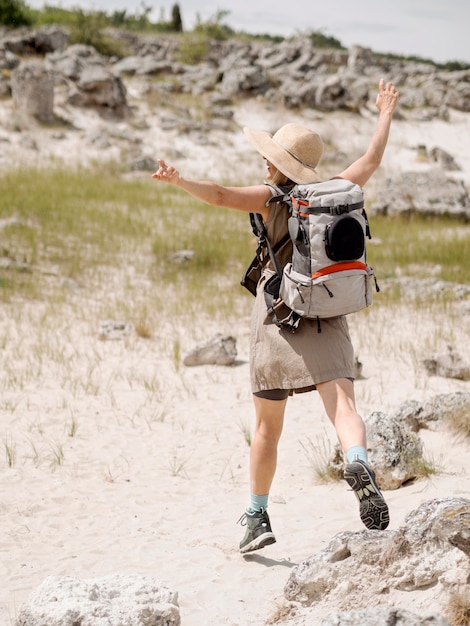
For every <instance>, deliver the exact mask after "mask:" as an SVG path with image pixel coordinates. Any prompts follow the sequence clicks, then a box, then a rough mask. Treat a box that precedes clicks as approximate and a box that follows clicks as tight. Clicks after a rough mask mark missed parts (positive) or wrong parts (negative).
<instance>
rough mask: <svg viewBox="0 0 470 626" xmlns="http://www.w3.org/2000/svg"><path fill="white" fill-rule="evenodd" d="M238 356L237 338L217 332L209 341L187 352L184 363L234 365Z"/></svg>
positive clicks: (188, 364) (190, 364)
mask: <svg viewBox="0 0 470 626" xmlns="http://www.w3.org/2000/svg"><path fill="white" fill-rule="evenodd" d="M236 358H237V340H236V339H235V338H234V337H231V336H227V335H222V334H221V333H217V334H216V335H215V336H214V337H212V339H209V341H207V342H205V343H202V344H200V345H198V346H196V347H195V348H194V349H193V350H191V352H189V354H187V355H186V356H185V357H184V359H183V363H184V364H185V365H187V366H192V365H233V364H234V363H235V361H236Z"/></svg>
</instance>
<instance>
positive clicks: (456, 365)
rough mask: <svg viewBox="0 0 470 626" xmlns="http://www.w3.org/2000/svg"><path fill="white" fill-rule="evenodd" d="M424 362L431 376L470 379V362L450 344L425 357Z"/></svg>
mask: <svg viewBox="0 0 470 626" xmlns="http://www.w3.org/2000/svg"><path fill="white" fill-rule="evenodd" d="M423 364H424V367H425V368H426V370H427V372H428V374H429V375H430V376H442V377H443V378H456V379H458V380H470V363H468V362H467V361H464V359H463V357H462V356H461V355H460V354H459V353H458V352H457V351H456V350H455V349H454V348H453V347H452V346H449V345H448V346H447V347H446V349H445V350H443V351H442V352H437V353H435V354H434V355H433V356H432V357H431V358H430V359H425V360H424V361H423Z"/></svg>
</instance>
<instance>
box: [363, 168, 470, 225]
mask: <svg viewBox="0 0 470 626" xmlns="http://www.w3.org/2000/svg"><path fill="white" fill-rule="evenodd" d="M370 211H371V213H373V214H376V215H377V214H380V215H390V216H393V215H397V214H408V215H409V214H411V213H421V214H423V215H451V216H452V217H458V218H463V219H465V220H470V196H469V195H468V192H467V190H466V188H465V185H464V184H463V182H462V181H457V180H453V179H450V178H447V177H446V175H445V173H444V172H443V171H442V170H441V169H433V170H430V171H428V172H402V173H400V174H398V175H396V176H393V177H391V178H389V179H388V180H387V181H386V182H385V184H384V185H383V186H382V187H380V188H379V189H378V191H377V198H376V200H375V202H373V203H372V206H371V209H370Z"/></svg>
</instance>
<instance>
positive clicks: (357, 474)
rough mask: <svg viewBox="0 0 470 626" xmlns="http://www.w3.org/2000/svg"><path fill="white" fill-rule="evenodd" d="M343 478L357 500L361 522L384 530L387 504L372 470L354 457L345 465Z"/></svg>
mask: <svg viewBox="0 0 470 626" xmlns="http://www.w3.org/2000/svg"><path fill="white" fill-rule="evenodd" d="M344 478H345V480H346V482H347V483H348V485H349V486H350V487H351V489H352V490H353V491H354V493H355V494H356V498H357V499H358V501H359V514H360V516H361V520H362V523H363V524H364V525H365V526H366V527H367V528H368V529H369V530H385V529H386V528H387V526H388V523H389V521H390V517H389V514H388V506H387V503H386V502H385V500H384V498H383V496H382V494H381V493H380V489H379V487H378V485H377V483H376V482H375V472H374V470H373V469H372V468H371V467H369V466H368V465H367V463H364V461H359V460H358V459H356V460H355V461H354V462H353V463H350V464H349V465H348V466H347V467H346V469H345V471H344Z"/></svg>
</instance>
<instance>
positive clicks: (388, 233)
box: [368, 215, 470, 283]
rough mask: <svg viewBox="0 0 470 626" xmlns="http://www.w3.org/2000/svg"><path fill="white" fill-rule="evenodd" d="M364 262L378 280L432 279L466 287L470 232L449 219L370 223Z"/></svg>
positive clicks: (383, 219)
mask: <svg viewBox="0 0 470 626" xmlns="http://www.w3.org/2000/svg"><path fill="white" fill-rule="evenodd" d="M370 223H371V231H372V237H373V238H372V242H371V243H370V245H369V246H368V261H369V263H370V264H371V265H372V267H373V268H374V269H375V271H376V274H377V275H378V276H379V278H394V277H398V276H403V275H406V276H414V277H419V278H427V277H430V276H433V277H435V278H439V279H440V280H443V281H448V282H454V283H466V282H468V277H469V276H470V228H469V227H468V225H467V224H464V223H463V222H461V221H459V220H455V219H452V218H450V217H440V218H432V217H424V216H418V215H415V216H411V217H407V218H404V217H399V218H391V217H384V216H376V217H373V218H371V219H370Z"/></svg>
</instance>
